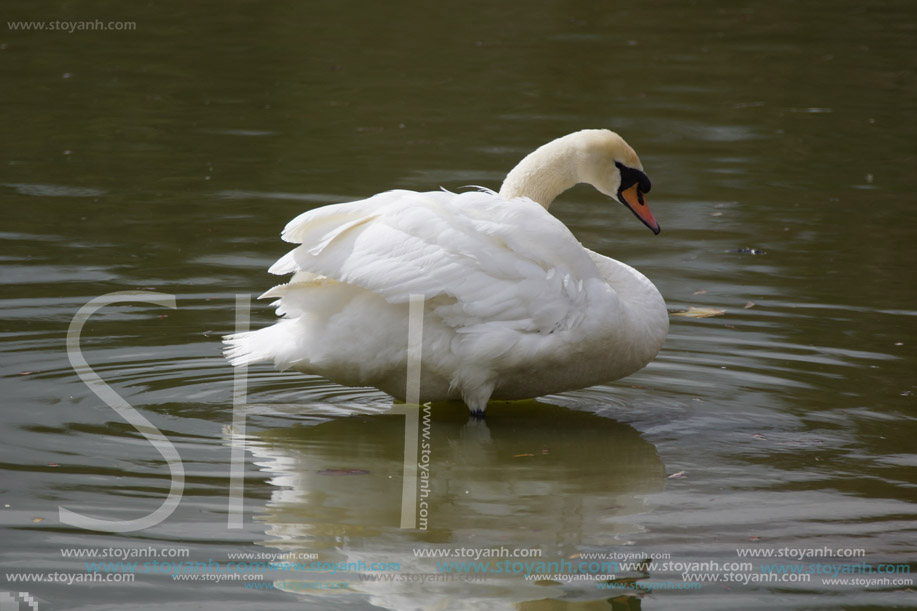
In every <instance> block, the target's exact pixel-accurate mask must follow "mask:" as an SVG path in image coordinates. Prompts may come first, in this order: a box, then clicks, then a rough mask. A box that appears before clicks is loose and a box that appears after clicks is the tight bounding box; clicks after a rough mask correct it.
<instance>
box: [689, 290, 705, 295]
mask: <svg viewBox="0 0 917 611" xmlns="http://www.w3.org/2000/svg"><path fill="white" fill-rule="evenodd" d="M706 292H707V289H701V290H699V291H694V292H693V293H691V294H692V295H703V294H704V293H706Z"/></svg>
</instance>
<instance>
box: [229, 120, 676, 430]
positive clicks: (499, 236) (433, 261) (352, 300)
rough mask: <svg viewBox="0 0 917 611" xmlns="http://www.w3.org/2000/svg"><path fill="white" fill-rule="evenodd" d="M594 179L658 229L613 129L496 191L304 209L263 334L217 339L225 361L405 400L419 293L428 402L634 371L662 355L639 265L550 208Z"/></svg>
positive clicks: (515, 393) (544, 159) (655, 307)
mask: <svg viewBox="0 0 917 611" xmlns="http://www.w3.org/2000/svg"><path fill="white" fill-rule="evenodd" d="M577 183H589V184H591V185H593V186H594V187H595V188H596V189H598V190H599V191H600V192H602V193H604V194H605V195H608V196H610V197H613V198H615V199H617V200H619V201H620V202H621V203H623V204H624V205H625V206H626V207H628V208H629V209H630V210H631V211H632V212H634V214H636V215H637V217H638V218H639V219H640V220H641V221H642V222H643V223H644V224H645V225H646V226H647V227H649V228H650V229H651V230H652V231H653V233H659V225H658V224H657V223H656V220H655V219H654V218H653V215H652V214H651V213H650V211H649V208H648V207H647V205H646V202H645V201H644V199H643V194H644V193H646V192H647V191H649V190H650V181H649V179H648V178H647V176H646V174H644V172H643V167H642V165H641V164H640V160H639V159H638V158H637V155H636V153H635V152H634V151H633V149H632V148H631V147H630V146H628V144H627V143H626V142H624V140H623V139H622V138H621V137H620V136H618V135H617V134H616V133H614V132H611V131H608V130H583V131H579V132H575V133H573V134H569V135H567V136H564V137H562V138H558V139H557V140H554V141H552V142H549V143H548V144H545V145H544V146H542V147H540V148H539V149H537V150H535V151H534V152H533V153H531V154H529V155H528V156H527V157H526V158H525V159H523V160H522V161H521V162H520V163H519V165H518V166H516V167H515V168H514V169H513V170H512V171H511V172H510V173H509V174H508V175H507V177H506V180H505V181H504V182H503V186H502V188H501V189H500V193H499V194H497V193H494V192H492V191H486V190H481V191H472V192H465V193H460V194H455V193H449V192H446V191H437V192H429V193H417V192H413V191H388V192H385V193H380V194H378V195H374V196H373V197H370V198H369V199H365V200H362V201H356V202H350V203H344V204H335V205H330V206H325V207H322V208H318V209H315V210H310V211H309V212H306V213H304V214H301V215H300V216H298V217H296V218H295V219H293V220H292V221H290V223H289V224H288V225H287V226H286V228H285V229H284V231H283V234H282V237H283V239H284V240H286V241H288V242H293V243H296V244H301V246H297V247H296V248H294V249H293V250H292V251H290V252H289V253H287V254H286V255H285V256H284V257H282V258H281V259H280V260H279V261H277V263H275V264H274V265H273V266H272V267H271V268H270V272H271V273H274V274H288V273H293V277H292V278H291V280H290V282H289V283H288V284H282V285H280V286H276V287H274V288H272V289H271V290H269V291H267V292H266V293H265V294H264V295H262V297H274V298H277V301H276V302H275V304H274V305H276V306H277V313H278V314H279V315H282V316H283V319H282V320H280V321H278V322H277V323H276V324H274V325H273V326H271V327H267V328H264V329H260V330H258V331H252V332H248V333H240V334H236V335H231V336H227V337H226V339H225V343H226V352H225V354H226V357H227V358H228V359H229V361H230V362H231V363H232V364H233V365H240V364H245V363H252V362H256V361H261V360H271V361H273V362H274V364H275V366H276V367H278V368H280V369H295V370H298V371H303V372H307V373H313V374H318V375H321V376H324V377H326V378H328V379H330V380H332V381H335V382H338V383H340V384H344V385H347V386H373V387H376V388H378V389H380V390H383V391H385V392H387V393H389V394H391V395H394V396H396V397H402V398H403V397H404V396H405V386H406V380H405V378H406V359H407V356H406V353H407V333H408V318H407V311H408V307H407V303H408V300H409V295H411V294H422V295H423V296H424V299H425V302H424V303H425V308H424V319H423V349H422V367H421V389H420V397H421V400H422V401H439V400H446V399H457V398H461V399H463V400H464V401H465V403H466V404H467V405H468V408H469V409H470V410H471V412H472V413H473V414H475V415H483V413H484V409H485V407H486V406H487V401H488V400H489V399H491V398H495V399H523V398H531V397H536V396H539V395H544V394H551V393H556V392H561V391H564V390H572V389H576V388H583V387H586V386H590V385H594V384H599V383H602V382H607V381H610V380H615V379H618V378H621V377H624V376H626V375H629V374H631V373H633V372H635V371H637V370H638V369H641V368H642V367H644V366H645V365H646V364H647V363H649V362H650V361H651V360H652V359H653V358H654V357H655V356H656V354H657V353H658V351H659V349H660V348H661V347H662V343H663V341H664V340H665V336H666V333H667V331H668V327H669V321H668V313H667V311H666V307H665V302H664V301H663V299H662V296H661V295H660V294H659V291H658V290H656V287H654V286H653V284H652V283H651V282H650V281H649V280H648V279H647V278H646V277H645V276H643V275H642V274H641V273H639V272H638V271H636V270H635V269H633V268H631V267H629V266H627V265H625V264H623V263H620V262H618V261H615V260H614V259H610V258H608V257H603V256H602V255H599V254H596V253H594V252H592V251H590V250H587V249H585V248H583V246H582V245H581V244H580V243H579V242H578V241H577V240H576V238H575V237H574V236H573V234H572V233H570V230H569V229H567V227H566V226H565V225H563V223H561V222H560V221H559V220H557V219H556V218H555V217H554V216H552V215H551V214H550V213H548V212H547V209H548V206H550V204H551V202H552V201H553V200H554V198H555V197H556V196H557V195H559V194H560V193H562V192H563V191H565V190H567V189H568V188H570V187H572V186H573V185H575V184H577Z"/></svg>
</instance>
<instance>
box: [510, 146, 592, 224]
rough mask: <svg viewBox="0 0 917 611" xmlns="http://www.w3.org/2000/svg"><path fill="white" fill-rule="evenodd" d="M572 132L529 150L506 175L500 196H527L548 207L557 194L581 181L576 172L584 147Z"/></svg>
mask: <svg viewBox="0 0 917 611" xmlns="http://www.w3.org/2000/svg"><path fill="white" fill-rule="evenodd" d="M575 135H576V134H570V136H575ZM570 136H565V137H563V138H558V139H557V140H554V141H552V142H548V143H547V144H545V145H544V146H541V147H540V148H537V149H535V150H534V151H533V152H531V153H529V155H528V156H526V157H525V159H523V160H522V161H520V162H519V165H517V166H516V167H515V168H513V169H512V170H511V171H510V173H509V174H507V175H506V179H505V180H504V181H503V186H502V187H500V197H503V198H505V199H512V198H514V197H528V198H529V199H531V200H533V201H536V202H538V203H539V204H541V205H542V206H544V207H545V208H548V206H550V205H551V202H553V201H554V198H556V197H557V196H558V195H560V194H561V193H563V192H564V191H566V190H567V189H569V188H570V187H572V186H573V185H575V184H577V183H578V182H581V181H580V177H579V175H578V172H577V167H578V161H579V156H580V154H581V150H580V149H579V147H577V146H575V142H574V139H573V138H571V137H570Z"/></svg>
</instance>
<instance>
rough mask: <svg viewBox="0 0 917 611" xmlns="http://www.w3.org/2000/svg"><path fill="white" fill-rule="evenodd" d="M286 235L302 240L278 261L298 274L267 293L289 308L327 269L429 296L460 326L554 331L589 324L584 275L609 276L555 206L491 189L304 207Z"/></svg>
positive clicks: (277, 270) (376, 288) (401, 293)
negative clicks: (288, 297) (299, 290)
mask: <svg viewBox="0 0 917 611" xmlns="http://www.w3.org/2000/svg"><path fill="white" fill-rule="evenodd" d="M283 239H284V240H286V241H288V242H293V243H298V244H301V246H299V247H297V248H295V249H293V250H292V251H290V252H289V253H287V255H285V256H284V257H282V258H281V259H280V260H279V261H277V263H275V264H274V265H273V266H272V267H271V268H270V271H271V272H272V273H274V274H288V273H296V276H294V278H293V281H292V282H291V284H290V285H282V286H280V287H275V289H272V290H271V291H268V292H267V293H265V296H279V297H281V299H280V302H279V307H280V310H279V311H280V312H281V313H283V311H284V303H283V301H284V300H283V295H284V293H285V292H286V289H292V288H293V286H301V287H303V288H305V286H304V283H311V282H321V280H322V278H321V276H324V277H326V278H330V279H333V280H335V281H337V282H342V283H346V284H350V285H355V286H359V287H362V288H364V289H366V290H369V291H372V292H374V293H377V294H379V295H381V296H382V297H383V298H385V299H386V300H387V301H389V302H391V303H401V302H406V301H408V299H409V295H410V294H412V293H413V294H423V295H424V297H425V299H426V300H427V301H428V302H429V303H430V304H431V306H432V307H433V309H435V312H436V315H437V316H439V317H440V318H441V319H442V320H443V321H444V322H445V323H446V324H448V325H449V326H451V327H453V328H455V329H456V331H457V332H459V333H474V334H478V333H487V332H494V331H500V332H501V333H499V335H504V336H505V332H507V331H513V332H515V333H520V332H521V333H541V334H548V333H553V332H554V331H556V330H558V329H562V328H567V329H570V328H573V327H575V326H576V325H577V324H579V322H580V321H581V318H582V315H583V312H584V310H585V308H584V302H585V293H584V282H585V281H587V280H588V279H591V278H598V277H599V272H598V270H597V268H596V266H595V264H594V263H593V261H592V259H591V258H590V257H589V255H588V251H586V250H585V249H584V248H583V247H582V245H580V243H579V242H578V241H577V240H576V238H575V237H574V236H573V234H572V233H570V231H569V230H568V229H567V228H566V226H564V225H563V223H561V222H560V221H558V220H557V219H555V218H554V217H553V216H551V214H550V213H548V212H547V210H545V209H544V208H543V207H541V206H540V205H539V204H537V203H535V202H533V201H531V200H529V199H527V198H518V199H515V200H513V201H512V202H511V203H510V202H507V201H506V200H504V199H502V198H500V197H499V196H498V195H496V194H494V193H492V192H487V191H473V192H466V193H461V194H454V193H449V192H445V191H443V192H430V193H417V192H413V191H389V192H386V193H380V194H378V195H375V196H373V197H371V198H369V199H366V200H362V201H357V202H350V203H345V204H335V205H330V206H325V207H322V208H318V209H315V210H311V211H309V212H306V213H304V214H301V215H300V216H298V217H296V218H295V219H293V220H292V221H290V223H289V224H288V225H287V226H286V228H285V229H284V231H283ZM503 346H504V349H505V348H506V347H507V346H506V344H505V343H504V344H503ZM482 356H483V355H482Z"/></svg>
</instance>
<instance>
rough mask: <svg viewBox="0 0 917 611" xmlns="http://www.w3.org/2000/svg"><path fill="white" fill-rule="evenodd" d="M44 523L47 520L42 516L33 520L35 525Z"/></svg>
mask: <svg viewBox="0 0 917 611" xmlns="http://www.w3.org/2000/svg"><path fill="white" fill-rule="evenodd" d="M44 521H45V519H44V518H43V517H41V516H37V517H34V518H32V523H33V524H38V523H39V522H44Z"/></svg>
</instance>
